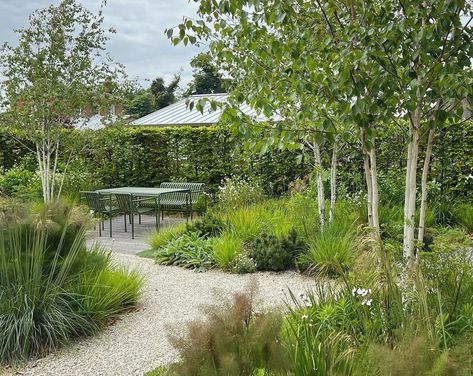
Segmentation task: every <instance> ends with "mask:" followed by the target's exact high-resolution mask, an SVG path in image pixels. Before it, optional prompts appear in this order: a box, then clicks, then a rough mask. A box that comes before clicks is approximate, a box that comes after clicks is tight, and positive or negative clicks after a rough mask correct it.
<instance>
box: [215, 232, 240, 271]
mask: <svg viewBox="0 0 473 376" xmlns="http://www.w3.org/2000/svg"><path fill="white" fill-rule="evenodd" d="M212 245H213V250H214V253H215V256H214V257H215V261H216V262H217V265H218V266H219V267H220V268H222V269H229V266H230V264H231V263H232V262H233V260H234V259H235V257H236V256H238V255H239V254H240V253H242V252H243V241H242V240H241V239H240V238H239V237H238V235H237V234H236V233H234V232H232V231H225V232H224V233H223V234H222V235H221V236H220V237H219V238H216V239H214V241H213V243H212Z"/></svg>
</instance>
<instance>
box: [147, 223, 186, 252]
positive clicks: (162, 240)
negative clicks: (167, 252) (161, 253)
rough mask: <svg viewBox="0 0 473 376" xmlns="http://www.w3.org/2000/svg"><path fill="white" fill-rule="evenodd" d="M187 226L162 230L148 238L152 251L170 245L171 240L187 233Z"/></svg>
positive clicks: (181, 225)
mask: <svg viewBox="0 0 473 376" xmlns="http://www.w3.org/2000/svg"><path fill="white" fill-rule="evenodd" d="M186 230H187V224H186V223H179V224H178V225H175V226H169V227H165V228H162V229H160V230H159V231H157V232H155V233H153V234H152V235H151V236H150V237H149V238H148V244H149V245H150V246H151V248H152V249H155V250H156V249H159V248H162V247H164V246H165V245H166V243H168V242H169V241H170V240H173V239H175V238H177V237H179V236H181V235H182V234H184V232H186Z"/></svg>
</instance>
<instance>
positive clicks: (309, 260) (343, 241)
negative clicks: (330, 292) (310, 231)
mask: <svg viewBox="0 0 473 376" xmlns="http://www.w3.org/2000/svg"><path fill="white" fill-rule="evenodd" d="M360 241H361V240H360V237H359V236H358V234H357V229H356V228H355V227H354V225H353V224H350V223H349V221H345V222H343V221H335V222H333V223H329V224H326V226H325V228H324V229H323V231H321V232H320V233H319V234H318V235H317V236H316V237H315V238H314V239H313V240H312V241H311V242H310V243H309V245H308V250H307V252H305V253H303V254H302V255H301V257H300V258H299V262H298V264H299V267H300V268H301V269H303V270H306V271H307V272H308V273H309V274H314V273H323V274H326V275H330V276H338V275H342V274H343V273H345V272H346V271H348V270H349V269H350V267H351V266H352V265H353V263H354V261H355V259H356V256H357V249H359V247H360Z"/></svg>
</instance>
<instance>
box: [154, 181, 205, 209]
mask: <svg viewBox="0 0 473 376" xmlns="http://www.w3.org/2000/svg"><path fill="white" fill-rule="evenodd" d="M204 187H205V184H204V183H189V182H169V181H167V182H163V183H161V184H160V185H159V188H175V189H189V190H190V191H191V202H192V203H193V204H195V203H196V202H197V200H198V199H199V196H200V195H201V194H202V193H204ZM165 197H166V198H171V199H176V200H179V201H183V202H185V201H186V194H185V193H183V192H175V193H171V194H166V195H165Z"/></svg>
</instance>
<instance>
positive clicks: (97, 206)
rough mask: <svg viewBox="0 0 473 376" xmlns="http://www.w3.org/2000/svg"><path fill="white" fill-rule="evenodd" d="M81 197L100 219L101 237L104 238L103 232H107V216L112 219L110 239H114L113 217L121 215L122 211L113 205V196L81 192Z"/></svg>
mask: <svg viewBox="0 0 473 376" xmlns="http://www.w3.org/2000/svg"><path fill="white" fill-rule="evenodd" d="M80 195H81V200H84V201H85V203H86V205H87V206H88V207H89V209H90V210H92V211H93V212H94V213H93V214H94V215H95V214H97V215H98V216H99V218H100V223H99V236H102V230H105V224H104V223H105V216H108V217H109V218H110V237H112V217H113V215H114V214H118V213H120V209H119V208H118V207H115V206H113V205H112V204H113V202H112V200H111V196H108V197H106V196H103V195H101V194H100V193H97V192H93V191H81V192H80Z"/></svg>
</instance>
